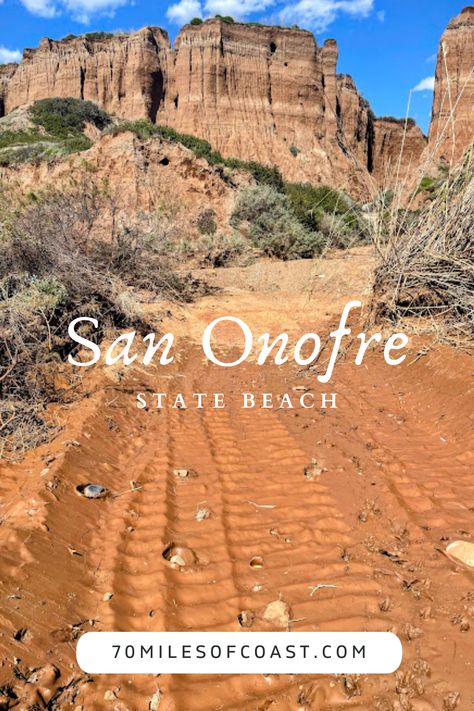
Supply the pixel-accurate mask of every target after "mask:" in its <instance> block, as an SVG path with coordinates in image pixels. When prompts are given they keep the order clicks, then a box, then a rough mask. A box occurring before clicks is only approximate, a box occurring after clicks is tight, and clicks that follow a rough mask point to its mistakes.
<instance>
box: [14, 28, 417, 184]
mask: <svg viewBox="0 0 474 711" xmlns="http://www.w3.org/2000/svg"><path fill="white" fill-rule="evenodd" d="M337 60H338V48H337V44H336V42H335V40H327V41H326V42H325V44H324V45H323V46H322V47H319V46H318V45H317V43H316V40H315V38H314V36H313V35H312V34H311V33H310V32H306V31H302V30H293V29H284V28H277V27H261V26H258V27H256V26H252V25H248V24H240V23H228V22H223V21H221V20H219V19H213V20H209V21H207V22H205V23H203V24H201V25H198V26H191V25H187V26H185V27H184V28H183V29H182V30H181V32H180V34H179V36H178V38H177V40H176V43H175V47H174V48H171V46H170V43H169V40H168V36H167V34H166V33H165V32H164V31H163V30H161V29H159V28H154V27H147V28H144V29H142V30H140V31H139V32H136V33H134V34H131V35H122V36H121V35H117V36H114V37H111V38H105V39H92V38H89V39H88V38H87V37H77V38H70V39H65V40H62V41H52V40H49V39H44V40H43V41H42V42H41V44H40V46H39V47H38V49H35V50H32V49H28V50H25V52H24V55H23V59H22V61H21V63H20V65H19V66H18V68H16V69H15V70H14V71H13V73H10V74H9V78H8V80H7V81H5V82H4V84H5V87H4V89H3V90H2V88H1V87H2V84H1V76H2V75H1V74H0V97H1V96H2V93H1V92H2V91H3V103H4V108H5V111H6V112H9V111H11V110H13V109H14V108H16V107H18V106H21V105H24V104H29V103H31V102H33V101H35V100H37V99H41V98H45V97H53V96H60V97H61V96H62V97H66V96H74V97H77V98H83V99H89V100H91V101H94V102H95V103H97V104H99V105H100V106H102V107H104V108H105V109H106V110H107V111H109V112H111V113H114V114H116V115H117V116H120V117H125V118H130V119H136V118H149V119H150V120H152V121H156V122H158V123H162V124H168V125H170V126H173V127H174V128H176V129H177V130H179V131H181V132H186V133H191V134H194V135H196V136H199V137H201V138H204V139H206V140H208V141H209V142H210V143H211V144H212V146H213V147H214V148H215V149H217V150H219V151H220V152H221V153H222V154H223V155H225V156H235V157H238V158H243V159H247V160H256V161H259V162H261V163H265V164H274V165H277V166H278V167H279V168H280V169H281V170H282V172H283V174H284V176H285V177H286V178H287V179H288V180H294V181H304V180H308V181H311V182H313V183H320V182H324V183H327V184H330V185H333V186H336V187H341V188H345V189H347V190H349V191H350V192H351V193H353V194H354V195H368V194H369V193H370V191H371V189H372V188H373V186H374V179H376V180H377V181H378V180H379V178H380V176H385V175H387V173H388V172H389V169H390V167H391V166H392V165H393V157H394V156H395V154H396V152H397V151H398V150H399V148H400V146H401V142H402V136H403V126H402V125H400V124H399V123H397V122H394V123H393V124H392V125H391V126H390V127H387V124H386V121H384V122H379V121H378V120H377V119H376V118H375V117H374V115H373V113H372V111H371V110H370V106H369V104H368V103H367V101H365V99H363V98H362V97H361V95H360V94H359V92H358V91H357V88H356V86H355V84H354V82H353V80H352V79H351V77H349V76H348V75H338V74H337ZM7 85H8V86H7ZM410 130H411V131H412V134H413V140H410V141H408V142H407V143H406V149H407V151H406V154H405V155H404V156H403V161H404V164H406V165H409V164H412V163H415V162H416V161H417V160H418V158H419V154H420V152H421V151H422V150H423V148H424V138H423V136H422V134H421V132H420V131H419V129H417V128H416V127H413V130H412V127H411V128H410ZM408 151H409V155H408Z"/></svg>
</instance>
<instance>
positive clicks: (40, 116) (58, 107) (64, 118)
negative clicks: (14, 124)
mask: <svg viewBox="0 0 474 711" xmlns="http://www.w3.org/2000/svg"><path fill="white" fill-rule="evenodd" d="M30 116H31V119H32V121H33V123H35V124H37V125H38V126H42V128H44V129H45V130H46V131H47V132H48V133H49V134H50V135H51V136H56V137H58V138H66V137H68V136H71V135H72V134H75V135H77V134H79V133H82V131H83V130H84V127H85V125H86V123H91V124H93V125H94V126H95V127H96V128H98V129H100V130H102V129H104V128H105V127H106V126H108V125H109V124H110V123H111V119H110V116H109V115H108V114H107V113H106V112H105V111H103V110H102V109H99V107H98V106H96V105H95V104H93V103H92V101H82V100H81V99H74V98H72V97H69V98H66V99H60V98H53V99H41V100H40V101H36V102H35V103H34V104H33V106H32V107H31V108H30Z"/></svg>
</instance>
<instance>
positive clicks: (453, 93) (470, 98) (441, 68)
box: [429, 6, 474, 163]
mask: <svg viewBox="0 0 474 711" xmlns="http://www.w3.org/2000/svg"><path fill="white" fill-rule="evenodd" d="M429 139H430V151H431V152H433V153H434V155H435V156H436V157H438V158H441V159H443V160H444V161H446V162H448V163H451V162H453V161H454V162H455V161H457V160H459V158H460V157H461V155H462V154H463V152H464V150H465V149H466V147H467V146H468V145H469V144H470V143H471V142H472V140H473V139H474V7H473V6H469V7H466V8H465V9H464V10H463V11H462V12H461V13H460V14H459V15H458V16H457V17H455V18H454V19H453V20H451V22H450V23H449V25H448V27H447V29H446V31H445V32H444V34H443V36H442V38H441V43H440V47H439V52H438V61H437V64H436V75H435V91H434V100H433V116H432V122H431V127H430V136H429Z"/></svg>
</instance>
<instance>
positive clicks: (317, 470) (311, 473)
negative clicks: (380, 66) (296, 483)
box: [304, 459, 327, 481]
mask: <svg viewBox="0 0 474 711" xmlns="http://www.w3.org/2000/svg"><path fill="white" fill-rule="evenodd" d="M326 471H327V469H325V468H324V467H321V466H320V464H319V463H318V461H317V460H316V459H313V460H312V462H311V464H309V465H308V466H307V467H305V468H304V475H305V478H306V479H308V481H312V480H313V479H317V477H319V476H321V474H323V473H324V472H326Z"/></svg>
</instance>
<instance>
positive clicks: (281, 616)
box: [263, 600, 291, 629]
mask: <svg viewBox="0 0 474 711" xmlns="http://www.w3.org/2000/svg"><path fill="white" fill-rule="evenodd" d="M290 618H291V610H290V606H289V605H288V603H286V602H285V601H284V600H273V602H269V603H268V605H267V606H266V608H265V610H264V611H263V619H264V620H265V622H269V623H270V624H271V625H274V626H275V627H282V628H284V629H287V628H288V627H289V624H290Z"/></svg>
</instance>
